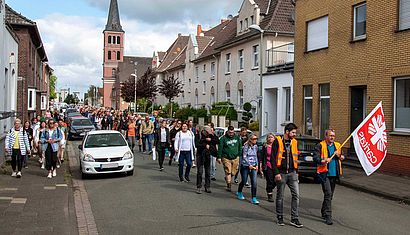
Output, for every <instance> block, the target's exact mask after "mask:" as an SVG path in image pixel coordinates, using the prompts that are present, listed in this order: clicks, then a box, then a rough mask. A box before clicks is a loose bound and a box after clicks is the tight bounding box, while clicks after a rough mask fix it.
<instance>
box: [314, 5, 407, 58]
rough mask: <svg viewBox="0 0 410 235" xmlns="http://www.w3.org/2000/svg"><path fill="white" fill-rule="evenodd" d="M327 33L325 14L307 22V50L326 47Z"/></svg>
mask: <svg viewBox="0 0 410 235" xmlns="http://www.w3.org/2000/svg"><path fill="white" fill-rule="evenodd" d="M408 1H410V0H408ZM328 34H329V32H328V17H327V16H325V17H322V18H319V19H317V20H313V21H310V22H308V25H307V51H313V50H317V49H321V48H326V47H328Z"/></svg>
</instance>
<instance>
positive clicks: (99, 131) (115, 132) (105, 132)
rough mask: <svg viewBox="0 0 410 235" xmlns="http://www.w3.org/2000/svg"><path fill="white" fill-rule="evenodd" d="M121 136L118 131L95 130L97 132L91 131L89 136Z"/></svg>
mask: <svg viewBox="0 0 410 235" xmlns="http://www.w3.org/2000/svg"><path fill="white" fill-rule="evenodd" d="M117 133H118V134H120V132H118V131H114V130H95V131H89V132H88V134H89V135H99V134H117Z"/></svg>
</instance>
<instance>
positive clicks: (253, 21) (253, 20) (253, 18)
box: [251, 16, 255, 24]
mask: <svg viewBox="0 0 410 235" xmlns="http://www.w3.org/2000/svg"><path fill="white" fill-rule="evenodd" d="M251 24H255V17H254V16H251Z"/></svg>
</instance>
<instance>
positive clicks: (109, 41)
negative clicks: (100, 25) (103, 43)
mask: <svg viewBox="0 0 410 235" xmlns="http://www.w3.org/2000/svg"><path fill="white" fill-rule="evenodd" d="M110 43H111V36H108V44H110Z"/></svg>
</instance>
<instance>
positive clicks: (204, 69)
mask: <svg viewBox="0 0 410 235" xmlns="http://www.w3.org/2000/svg"><path fill="white" fill-rule="evenodd" d="M203 72H204V73H205V72H206V64H204V70H203Z"/></svg>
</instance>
